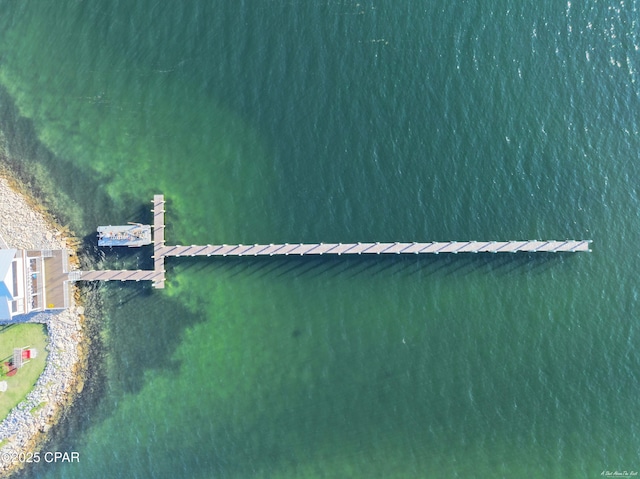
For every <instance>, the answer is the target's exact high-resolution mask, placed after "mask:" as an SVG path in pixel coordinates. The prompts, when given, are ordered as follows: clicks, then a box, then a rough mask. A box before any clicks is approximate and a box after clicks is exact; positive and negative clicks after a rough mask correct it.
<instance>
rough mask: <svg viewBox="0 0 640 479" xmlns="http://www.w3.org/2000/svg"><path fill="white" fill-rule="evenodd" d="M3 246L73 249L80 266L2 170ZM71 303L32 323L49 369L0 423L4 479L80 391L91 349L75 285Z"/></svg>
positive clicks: (62, 237)
mask: <svg viewBox="0 0 640 479" xmlns="http://www.w3.org/2000/svg"><path fill="white" fill-rule="evenodd" d="M0 218H2V223H0V247H6V246H9V247H13V248H18V249H61V248H66V249H68V250H69V252H70V254H71V256H70V258H69V263H70V267H71V268H72V269H73V268H76V267H77V265H78V258H77V253H76V251H75V246H76V245H77V242H75V241H73V240H71V239H68V238H69V236H71V232H70V231H69V230H68V229H66V228H64V227H62V226H60V225H58V224H57V223H56V221H55V219H54V218H53V217H52V216H51V215H50V214H48V213H47V212H46V211H43V208H41V207H39V205H38V203H37V201H36V200H35V199H34V198H33V197H31V196H29V194H28V192H27V191H26V189H25V187H24V186H23V185H22V184H20V182H19V181H18V180H16V179H14V178H12V176H11V174H10V172H8V171H6V169H4V168H3V169H1V170H0ZM73 298H74V301H73V304H72V306H71V307H70V308H68V309H67V310H64V311H62V312H59V313H46V312H43V313H39V314H37V315H35V316H34V317H32V318H30V319H29V320H28V321H27V322H29V323H41V324H45V325H46V328H47V335H48V340H49V344H48V345H47V350H48V352H49V355H48V358H47V363H46V365H45V369H44V371H43V372H42V374H41V375H40V377H39V378H38V380H37V382H36V384H35V386H34V387H33V389H32V390H31V391H30V392H29V394H28V395H27V397H26V398H25V399H24V400H22V402H20V403H19V404H18V405H17V406H16V407H14V408H13V409H12V410H11V412H10V413H9V414H8V416H7V417H6V418H0V444H2V447H0V477H8V476H9V475H11V474H12V473H14V472H16V471H18V470H20V469H22V467H23V466H24V465H25V464H24V463H23V462H21V461H19V460H17V458H19V457H20V456H19V455H20V454H29V453H33V452H36V451H38V450H39V449H40V448H41V447H42V446H43V444H44V443H45V442H46V439H47V436H48V435H47V432H48V431H49V430H50V429H51V427H52V426H54V425H55V424H56V423H57V422H58V420H59V418H60V417H61V415H62V414H63V412H64V411H66V410H67V409H68V408H69V407H70V405H71V404H72V402H73V400H74V398H75V397H76V395H77V394H78V393H80V392H81V391H82V388H83V386H84V377H85V372H86V370H87V366H88V365H87V356H88V350H89V344H88V340H87V334H86V325H85V317H84V307H83V306H82V298H81V295H80V292H79V289H78V288H77V287H76V286H73ZM14 458H16V459H15V460H14Z"/></svg>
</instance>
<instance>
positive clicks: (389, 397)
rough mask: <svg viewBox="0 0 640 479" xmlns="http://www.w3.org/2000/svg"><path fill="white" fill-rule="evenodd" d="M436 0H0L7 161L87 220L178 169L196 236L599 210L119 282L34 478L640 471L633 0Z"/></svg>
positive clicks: (164, 181) (185, 229)
mask: <svg viewBox="0 0 640 479" xmlns="http://www.w3.org/2000/svg"><path fill="white" fill-rule="evenodd" d="M436 3H438V2H400V1H391V0H380V1H361V2H352V1H346V0H344V1H337V0H336V1H329V2H312V1H306V0H305V1H302V0H299V1H296V0H293V1H291V0H289V1H277V0H273V1H266V0H256V1H253V2H243V1H238V0H234V1H222V0H220V1H212V2H174V3H171V4H167V3H155V2H150V1H146V0H139V1H137V2H126V1H112V2H92V3H89V2H73V1H58V2H55V3H54V2H48V3H44V2H38V3H36V2H15V1H7V0H0V9H1V14H0V84H1V85H2V87H3V91H2V94H1V95H0V102H1V103H0V110H1V113H0V128H1V129H2V131H4V133H5V136H6V139H7V142H8V144H9V149H10V152H11V154H12V156H13V157H14V158H17V159H18V160H17V161H16V163H15V164H14V165H13V166H14V168H16V169H18V170H20V171H21V172H23V173H24V174H25V175H26V176H30V177H33V178H35V180H34V187H36V188H38V191H40V192H41V194H43V195H45V196H47V198H48V201H49V204H51V206H52V207H53V208H54V209H55V210H56V211H57V212H58V214H59V215H60V217H61V220H62V221H63V222H66V223H69V224H71V225H72V226H73V227H74V228H75V229H76V231H78V232H80V234H83V235H87V237H88V238H90V237H92V236H93V235H94V234H95V233H94V231H95V227H96V226H97V225H98V224H109V223H111V224H117V223H122V222H126V221H134V220H143V221H149V220H150V214H149V211H148V210H149V208H150V203H149V200H150V198H151V195H152V194H153V193H164V194H165V195H166V197H167V199H168V205H167V222H168V227H167V239H168V241H169V242H171V243H178V244H200V243H216V242H219V243H235V242H239V243H254V242H267V243H268V242H298V241H310V242H311V241H325V242H330V241H336V242H337V241H342V242H347V241H368V240H373V241H414V240H415V241H446V240H452V239H456V240H485V239H486V240H492V239H495V240H505V239H534V238H543V239H564V238H575V239H593V240H594V243H593V249H594V251H593V253H592V254H579V255H575V256H572V255H568V256H557V257H555V256H551V257H549V256H535V257H527V256H526V255H525V256H521V255H517V256H513V257H511V256H506V257H500V258H498V257H494V256H488V257H487V256H482V255H480V256H475V255H474V256H471V257H464V256H456V257H449V258H437V259H434V258H421V259H416V258H401V259H395V258H388V259H384V260H376V259H347V260H344V259H335V260H332V259H322V260H320V259H305V260H302V259H277V260H268V259H263V260H258V259H256V260H253V259H248V258H243V259H238V260H207V259H198V260H192V259H172V260H170V262H169V271H168V284H167V289H166V290H164V291H152V290H151V289H150V287H148V286H135V285H129V284H126V285H108V286H103V287H102V291H103V294H104V297H105V306H104V314H103V319H102V322H103V341H102V343H103V347H102V349H101V353H100V354H98V353H96V355H95V357H94V358H93V359H92V361H93V364H94V366H95V367H96V369H97V370H98V371H101V373H96V377H97V379H94V380H93V382H92V383H90V385H91V387H90V388H88V390H86V391H85V392H84V394H83V397H82V398H81V400H80V401H79V403H78V405H77V406H76V407H75V409H73V410H72V411H71V414H70V416H69V417H67V418H66V419H65V420H64V421H63V424H61V426H60V428H58V431H57V433H56V434H55V435H54V439H53V440H52V441H53V442H52V444H50V445H49V446H48V448H49V449H59V450H68V451H79V452H80V454H81V462H80V464H73V465H58V466H51V465H49V466H45V467H39V468H36V469H32V470H29V471H27V474H26V475H27V476H31V475H37V476H38V477H45V478H80V477H82V478H84V477H102V476H108V477H140V478H142V477H195V478H199V477H201V478H210V477H219V478H300V477H304V478H345V477H352V478H432V477H433V478H440V477H465V478H467V477H469V478H470V477H477V478H493V477H533V478H538V477H539V478H545V479H547V478H573V477H575V478H582V477H596V476H600V474H601V472H602V471H603V470H611V471H615V470H625V469H626V470H630V471H633V470H638V469H640V463H638V459H637V458H638V457H640V430H639V427H640V426H639V424H640V412H639V407H640V401H639V400H638V393H639V392H640V382H639V377H638V375H639V371H640V369H639V368H640V361H639V359H640V358H639V355H638V353H637V348H638V341H639V338H638V328H637V319H638V313H637V307H638V296H639V288H638V285H637V279H636V271H637V270H638V267H639V266H640V260H639V259H638V254H637V244H638V240H639V239H640V238H639V236H640V217H639V215H638V208H639V207H640V197H639V194H638V186H637V185H638V175H639V173H640V166H639V164H638V159H637V153H638V149H639V147H640V139H639V134H640V132H639V127H638V123H637V120H636V115H635V113H636V112H637V111H638V107H639V106H640V101H639V93H640V89H639V86H638V83H637V82H638V68H639V63H640V57H639V53H638V50H639V49H640V31H639V30H640V26H639V25H638V20H637V18H638V12H637V2H636V1H635V0H631V1H627V2H624V3H623V2H614V1H604V2H595V1H588V2H580V4H579V5H573V4H571V3H560V2H556V1H548V0H544V1H540V0H538V1H535V2H534V1H522V2H517V4H516V5H514V4H513V3H514V2H506V1H494V2H490V3H491V5H486V6H478V5H477V4H476V3H474V2H463V1H456V2H451V3H446V2H445V3H442V2H441V4H440V5H437V4H436ZM575 3H576V4H577V3H578V2H575ZM87 249H88V252H90V253H93V250H92V249H91V248H90V247H87ZM148 254H149V251H143V252H138V253H136V254H132V253H131V252H126V253H125V252H111V253H109V252H107V257H106V259H105V261H107V262H108V263H109V264H111V265H116V266H123V265H126V266H132V267H135V266H136V264H137V265H138V266H144V265H146V264H148Z"/></svg>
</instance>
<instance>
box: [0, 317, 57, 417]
mask: <svg viewBox="0 0 640 479" xmlns="http://www.w3.org/2000/svg"><path fill="white" fill-rule="evenodd" d="M47 342H48V337H47V328H46V326H45V325H44V324H13V325H10V326H0V381H6V382H7V390H6V391H5V392H0V420H2V419H4V418H5V417H6V416H7V414H9V411H11V409H12V408H13V407H14V406H16V405H17V404H18V403H19V402H20V401H22V400H23V399H24V398H25V397H26V396H27V394H29V391H31V389H32V388H33V386H34V385H35V383H36V381H37V380H38V377H40V374H42V371H44V366H45V363H46V360H47V351H46V350H45V346H46V345H47ZM23 346H29V347H30V348H35V349H37V350H38V355H37V357H36V358H35V359H32V360H31V361H29V362H28V363H26V364H25V365H24V366H22V367H21V368H20V369H19V370H18V372H17V373H16V375H15V376H6V374H5V372H6V368H5V367H4V363H5V362H8V361H10V360H11V358H12V357H13V348H21V347H23Z"/></svg>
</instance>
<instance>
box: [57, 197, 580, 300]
mask: <svg viewBox="0 0 640 479" xmlns="http://www.w3.org/2000/svg"><path fill="white" fill-rule="evenodd" d="M164 205H165V201H164V195H154V197H153V265H154V268H153V270H103V271H74V272H72V273H70V274H69V279H70V280H75V281H78V280H81V281H153V286H154V287H155V288H164V283H165V269H164V260H165V258H167V257H171V256H174V257H180V256H209V257H210V256H223V257H224V256H289V255H290V256H322V255H380V254H385V255H388V254H440V253H443V254H444V253H449V254H456V253H518V252H527V253H537V252H546V253H561V252H563V253H575V252H580V251H591V250H590V249H589V246H590V244H591V241H590V240H579V241H576V240H566V241H539V240H530V241H460V242H458V241H449V242H434V243H291V244H289V243H285V244H253V245H226V244H223V245H201V246H198V245H192V246H180V245H175V246H167V245H165V239H164V228H165V225H164V213H165V209H164Z"/></svg>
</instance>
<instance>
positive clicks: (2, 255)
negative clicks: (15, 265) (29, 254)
mask: <svg viewBox="0 0 640 479" xmlns="http://www.w3.org/2000/svg"><path fill="white" fill-rule="evenodd" d="M17 251H18V250H16V249H0V299H2V298H4V297H6V298H7V299H8V300H13V295H12V294H11V287H10V284H9V282H10V281H11V282H12V281H13V278H11V277H10V276H11V263H12V262H13V258H15V257H16V253H17ZM0 303H1V301H0ZM1 308H2V304H0V311H1Z"/></svg>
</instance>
